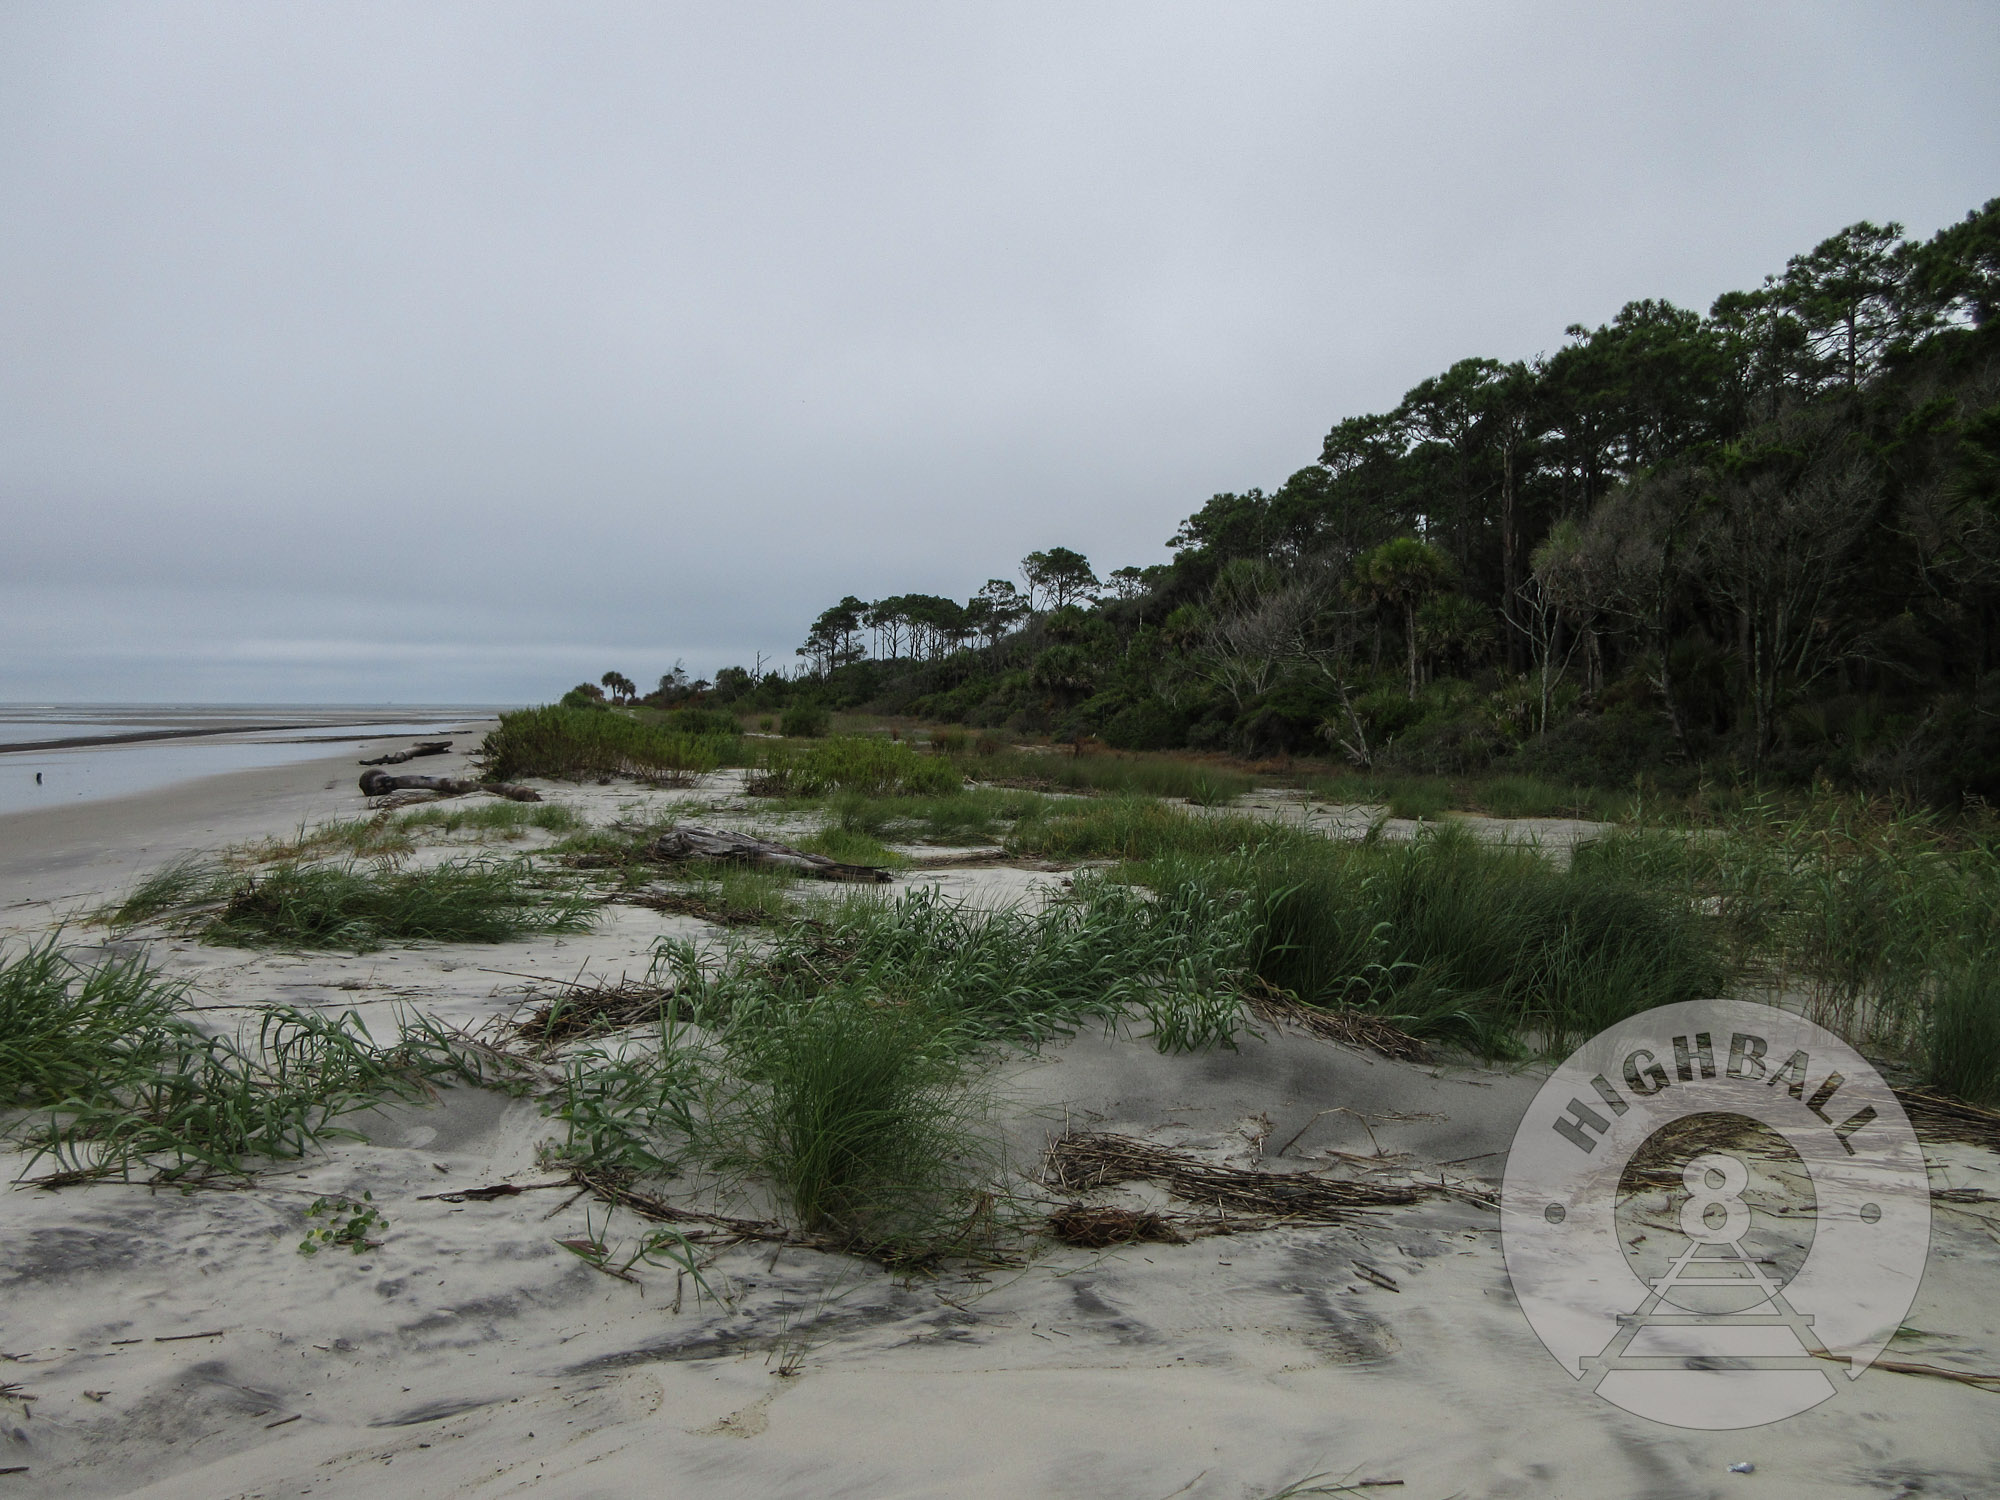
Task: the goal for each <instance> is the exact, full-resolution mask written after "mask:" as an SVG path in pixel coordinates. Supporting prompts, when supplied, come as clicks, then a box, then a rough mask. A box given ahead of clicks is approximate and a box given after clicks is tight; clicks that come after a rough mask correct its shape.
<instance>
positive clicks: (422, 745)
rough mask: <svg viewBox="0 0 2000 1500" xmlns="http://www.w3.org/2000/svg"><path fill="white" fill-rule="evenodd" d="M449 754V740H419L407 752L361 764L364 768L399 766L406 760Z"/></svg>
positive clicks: (383, 756) (380, 757) (365, 761)
mask: <svg viewBox="0 0 2000 1500" xmlns="http://www.w3.org/2000/svg"><path fill="white" fill-rule="evenodd" d="M449 754H451V741H450V740H421V741H419V742H418V743H416V744H414V745H412V746H410V748H409V749H407V750H398V751H397V752H396V753H395V754H393V755H378V756H376V757H375V759H373V760H364V761H362V762H361V764H362V765H364V766H400V765H401V764H402V763H403V762H404V761H406V760H416V759H418V758H419V757H421V756H425V755H449Z"/></svg>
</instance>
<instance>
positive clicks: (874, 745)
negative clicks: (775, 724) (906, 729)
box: [755, 735, 965, 797]
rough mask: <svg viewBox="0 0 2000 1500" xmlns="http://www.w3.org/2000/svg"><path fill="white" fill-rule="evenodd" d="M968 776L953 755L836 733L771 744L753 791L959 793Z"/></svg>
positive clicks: (803, 794) (768, 793) (796, 793)
mask: <svg viewBox="0 0 2000 1500" xmlns="http://www.w3.org/2000/svg"><path fill="white" fill-rule="evenodd" d="M964 785H965V777H964V774H963V773H962V772H961V771H960V770H959V769H958V767H957V765H956V764H955V763H954V762H953V761H952V760H951V758H950V757H949V756H944V755H924V754H920V753H919V752H917V751H916V750H913V749H912V748H911V747H910V746H908V745H905V744H902V743H901V742H899V741H896V740H882V739H870V738H867V737H864V736H860V735H837V736H834V737H831V738H828V739H824V740H819V741H817V742H815V743H812V744H808V745H772V746H771V747H769V748H768V749H767V750H766V751H765V752H764V775H763V776H762V778H761V779H760V780H759V781H758V782H757V783H756V786H755V790H757V791H758V792H760V793H762V794H764V795H766V796H776V797H825V796H829V795H831V794H832V793H835V792H861V793H863V794H865V795H868V796H872V797H884V796H916V795H931V796H935V795H938V794H940V793H948V792H954V791H958V790H959V789H961V788H962V787H963V786H964Z"/></svg>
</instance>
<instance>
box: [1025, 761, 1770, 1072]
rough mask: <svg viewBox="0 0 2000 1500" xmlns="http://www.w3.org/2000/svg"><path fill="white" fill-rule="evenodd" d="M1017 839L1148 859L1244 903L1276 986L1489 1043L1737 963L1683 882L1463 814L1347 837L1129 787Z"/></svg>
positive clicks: (1570, 1026) (1605, 1013)
mask: <svg viewBox="0 0 2000 1500" xmlns="http://www.w3.org/2000/svg"><path fill="white" fill-rule="evenodd" d="M1010 846H1011V847H1014V848H1017V849H1019V850H1021V851H1022V852H1024V853H1037V854H1043V855H1048V856H1053V857H1059V858H1071V859H1078V858H1089V857H1110V858H1115V859H1121V860H1126V861H1131V862H1135V863H1136V864H1137V865H1138V867H1139V869H1138V873H1139V875H1140V877H1141V878H1142V879H1144V880H1146V881H1147V882H1148V883H1149V884H1151V885H1153V886H1154V887H1155V888H1156V889H1158V890H1159V891H1161V892H1163V893H1169V892H1171V893H1174V899H1176V900H1178V899H1182V897H1181V894H1180V893H1183V892H1197V893H1200V894H1201V895H1202V896H1203V897H1205V898H1206V899H1209V900H1213V901H1227V900H1231V899H1236V900H1240V901H1242V902H1243V903H1244V905H1245V909H1246V910H1247V911H1248V912H1249V913H1251V916H1252V920H1253V921H1254V923H1255V927H1256V933H1257V947H1256V957H1255V959H1254V968H1255V971H1256V973H1257V974H1258V976H1259V977H1261V978H1263V979H1264V980H1266V981H1267V982H1269V983H1271V984H1274V985H1276V986H1277V987H1279V988H1280V989H1284V990H1288V991H1291V992H1293V993H1295V994H1297V995H1298V996H1299V998H1300V999H1302V1000H1304V1001H1305V1002H1306V1003H1308V1004H1312V1005H1321V1006H1359V1007H1362V1008H1366V1009H1369V1010H1373V1011H1376V1012H1378V1013H1380V1014H1382V1015H1384V1016H1385V1017H1387V1018H1389V1019H1392V1020H1394V1021H1395V1022H1396V1024H1398V1025H1399V1026H1402V1027H1403V1028H1404V1029H1406V1030H1409V1031H1411V1032H1413V1033H1415V1034H1418V1035H1425V1036H1436V1037H1449V1038H1455V1039H1457V1040H1459V1041H1462V1042H1464V1043H1466V1044H1468V1045H1471V1046H1474V1047H1477V1048H1480V1049H1482V1050H1487V1051H1493V1052H1509V1051H1516V1050H1520V1049H1521V1048H1523V1047H1527V1048H1531V1049H1535V1050H1547V1051H1551V1052H1554V1051H1561V1050H1564V1049H1565V1048H1566V1047H1567V1046H1568V1045H1569V1044H1571V1043H1573V1042H1574V1041H1575V1040H1577V1039H1578V1038H1579V1037H1581V1036H1584V1035H1588V1034H1590V1033H1591V1032H1592V1031H1594V1030H1596V1029H1598V1028H1599V1027H1601V1026H1602V1025H1606V1024H1609V1023H1610V1022H1611V1021H1613V1020H1616V1019H1618V1018H1619V1017H1621V1016H1626V1015H1630V1014H1633V1013H1634V1012H1636V1011H1640V1010H1645V1009H1648V1008H1650V1007H1651V1006H1654V1005H1662V1004H1666V1003H1669V1002H1670V1001H1675V1000H1687V999H1692V998H1695V997H1696V996H1699V995H1704V994H1715V993H1719V991H1720V989H1721V987H1722V986H1723V984H1725V983H1726V981H1727V979H1728V977H1729V972H1730V970H1729V965H1728V964H1727V963H1726V962H1725V960H1724V959H1723V957H1722V955H1721V954H1720V953H1719V952H1718V942H1717V937H1716V934H1715V933H1714V932H1713V931H1712V930H1711V928H1712V924H1709V923H1705V922H1703V921H1702V920H1701V919H1700V918H1699V917H1697V916H1696V915H1695V914H1694V913H1693V912H1692V911H1690V909H1689V908H1688V906H1687V903H1686V902H1685V901H1683V900H1680V899H1678V898H1677V897H1676V896H1675V895H1674V894H1673V893H1670V892H1667V893H1663V892H1658V891H1649V890H1647V889H1646V888H1645V886H1644V884H1643V883H1641V882H1636V881H1617V882H1610V881H1605V880H1603V879H1601V878H1597V877H1594V876H1591V875H1588V874H1584V873H1579V872H1572V871H1565V870H1560V869H1557V868H1556V867H1555V866H1553V865H1552V864H1550V863H1549V862H1547V861H1546V860H1544V859H1542V858H1541V857H1540V856H1539V855H1538V854H1536V853H1535V852H1533V851H1532V850H1528V849H1522V848H1510V847H1507V846H1501V845H1492V844H1487V843H1484V842H1481V841H1479V840H1477V839H1475V838H1473V837H1472V836H1471V835H1470V834H1468V833H1466V832H1464V831H1463V830H1460V829H1457V828H1454V827H1451V826H1449V825H1447V826H1445V827H1441V828H1439V829H1437V830H1436V831H1435V832H1433V833H1429V834H1426V835H1425V836H1424V837H1423V838H1420V839H1419V840H1417V841H1415V842H1413V843H1390V842H1387V841H1384V840H1381V839H1366V840H1362V841H1359V842H1350V843H1340V842H1334V841H1332V840H1328V839H1326V838H1323V837H1321V836H1320V835H1318V834H1316V833H1312V832H1308V831H1305V830H1302V829H1300V828H1298V827H1296V826H1294V825H1287V824H1280V823H1275V822H1265V821H1259V820H1254V819H1247V818H1229V817H1195V816H1192V815H1189V814H1187V813H1184V812H1181V811H1178V810H1176V809H1173V808H1170V807H1166V806H1163V805H1162V804H1160V803H1157V802H1152V801H1149V800H1145V799H1140V798H1117V799H1107V800H1106V801H1103V802H1093V803H1090V804H1086V805H1084V806H1082V807H1079V808H1074V809H1069V810H1060V809H1059V810H1057V811H1055V812H1053V813H1051V814H1050V815H1048V816H1046V817H1044V818H1041V819H1038V820H1035V821H1031V822H1024V823H1023V824H1022V825H1021V826H1019V827H1017V829H1016V830H1015V833H1014V836H1013V838H1012V840H1010Z"/></svg>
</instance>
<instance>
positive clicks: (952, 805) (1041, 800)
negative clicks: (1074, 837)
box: [827, 787, 1052, 844]
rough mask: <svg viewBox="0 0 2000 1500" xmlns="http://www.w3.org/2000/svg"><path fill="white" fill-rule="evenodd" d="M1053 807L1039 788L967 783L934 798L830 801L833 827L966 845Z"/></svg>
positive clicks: (845, 796) (857, 796)
mask: <svg viewBox="0 0 2000 1500" xmlns="http://www.w3.org/2000/svg"><path fill="white" fill-rule="evenodd" d="M1051 805H1052V804H1051V803H1050V801H1049V799H1048V798H1046V797H1043V796H1041V795H1039V794H1038V793H1035V792H1025V791H1015V790H1011V789H1008V788H1003V787H968V788H966V789H965V790H964V791H961V792H951V793H947V794H945V795H942V796H931V797H924V796H910V797H871V796H869V795H868V794H867V793H865V792H841V793H838V794H837V795H835V796H834V797H832V798H831V799H829V801H828V803H827V810H828V811H829V812H830V813H831V814H832V816H833V824H834V826H835V827H837V828H839V829H841V830H842V831H843V832H847V833H861V834H867V835H869V836H870V837H872V838H878V839H879V838H883V837H885V836H887V835H890V834H896V835H901V836H904V837H910V836H914V837H917V838H921V839H925V840H927V841H929V842H931V843H938V844H966V843H974V842H978V841H981V840H986V839H991V838H993V837H995V836H997V835H998V834H999V833H1000V832H1001V830H1002V829H1003V828H1006V827H1012V826H1013V825H1015V824H1017V823H1019V822H1020V821H1021V819H1023V818H1028V817H1033V816H1035V815H1037V814H1039V813H1042V812H1045V811H1046V810H1047V809H1048V808H1049V807H1050V806H1051Z"/></svg>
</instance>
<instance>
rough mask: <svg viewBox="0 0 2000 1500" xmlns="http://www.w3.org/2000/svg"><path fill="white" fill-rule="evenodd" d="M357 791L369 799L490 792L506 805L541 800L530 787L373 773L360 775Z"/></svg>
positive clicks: (440, 777)
mask: <svg viewBox="0 0 2000 1500" xmlns="http://www.w3.org/2000/svg"><path fill="white" fill-rule="evenodd" d="M361 790H362V791H363V792H364V793H366V794H367V795H368V796H370V797H386V796H387V795H388V794H389V793H391V792H436V793H437V794H438V795H439V796H440V797H463V796H465V795H466V794H467V793H468V792H490V793H492V794H493V795H494V796H495V797H505V798H507V799H508V800H509V801H510V802H539V801H541V800H542V794H541V793H540V792H538V791H536V790H535V789H534V788H533V787H531V786H518V785H516V784H515V783H513V782H511V781H462V780H460V779H459V778H458V777H456V776H397V775H393V774H391V773H390V772H388V771H376V770H368V771H363V772H362V773H361Z"/></svg>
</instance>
